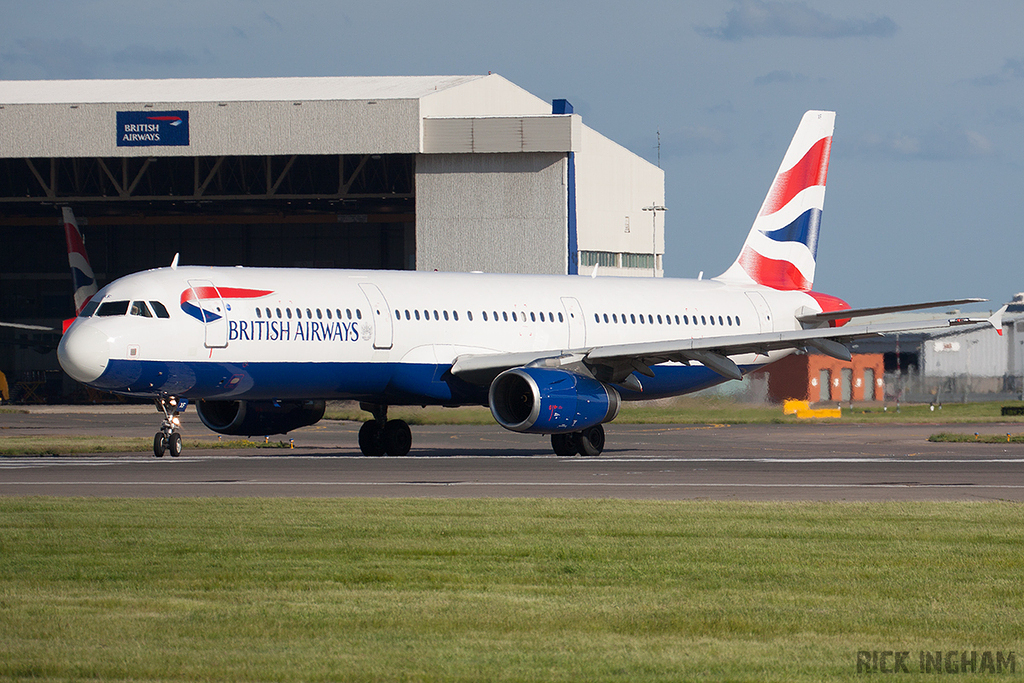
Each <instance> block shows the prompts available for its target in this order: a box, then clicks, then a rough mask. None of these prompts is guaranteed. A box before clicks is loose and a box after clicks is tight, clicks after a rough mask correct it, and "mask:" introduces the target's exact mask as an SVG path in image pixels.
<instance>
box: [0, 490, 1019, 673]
mask: <svg viewBox="0 0 1024 683" xmlns="http://www.w3.org/2000/svg"><path fill="white" fill-rule="evenodd" d="M1021 513H1022V507H1021V506H1020V505H1016V504H1006V503H977V504H969V503H948V504H947V503H942V504H940V503H934V504H933V503H912V504H897V503H892V504H865V505H861V504H757V503H727V502H725V503H717V502H679V503H675V502H672V503H670V502H635V501H631V502H624V501H566V500H436V501H435V500H311V499H305V500H292V499H286V500H256V499H194V500H192V499H190V500H186V499H157V500H105V499H88V500H84V499H47V498H6V499H0V677H3V678H6V679H33V680H67V679H96V680H108V679H121V680H127V679H131V680H152V681H157V680H185V681H191V680H275V681H341V680H344V681H481V680H494V681H565V680H571V681H580V680H586V681H658V680H672V681H677V680H696V679H698V678H699V679H706V680H718V681H747V680H749V681H776V680H777V681H823V680H825V681H828V680H836V681H839V680H852V679H857V680H863V678H864V675H863V674H861V675H859V676H858V675H857V673H856V661H857V652H858V651H861V650H868V651H873V650H881V651H893V650H896V651H899V650H905V651H910V652H911V653H912V658H911V662H910V663H911V665H912V666H911V669H910V670H911V672H916V671H917V652H918V651H921V650H930V651H933V650H942V651H951V650H956V651H964V650H978V651H1001V652H1009V651H1014V652H1017V653H1020V654H1019V655H1017V656H1018V657H1024V642H1022V639H1024V636H1022V634H1024V609H1022V607H1024V582H1022V581H1021V578H1020V577H1021V575H1022V572H1024V531H1022V525H1021V521H1020V520H1021ZM890 661H891V660H890ZM1017 666H1018V668H1017V674H1016V675H1017V676H1019V675H1020V674H1021V673H1022V672H1024V661H1022V662H1021V663H1019V664H1018V665H1017ZM934 677H935V675H934V674H930V675H924V674H916V673H911V674H909V675H908V674H902V675H901V676H900V679H901V680H904V679H911V680H915V679H918V678H928V679H933V678H934Z"/></svg>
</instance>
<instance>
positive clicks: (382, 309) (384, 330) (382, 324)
mask: <svg viewBox="0 0 1024 683" xmlns="http://www.w3.org/2000/svg"><path fill="white" fill-rule="evenodd" d="M359 289H361V290H363V294H365V295H366V300H367V301H369V302H370V311H371V312H372V313H373V348H375V349H390V348H391V346H392V344H393V328H392V326H391V313H390V311H389V310H388V302H387V299H385V298H384V294H383V293H381V291H380V290H379V289H378V288H377V285H373V284H370V283H368V282H364V283H362V284H360V285H359Z"/></svg>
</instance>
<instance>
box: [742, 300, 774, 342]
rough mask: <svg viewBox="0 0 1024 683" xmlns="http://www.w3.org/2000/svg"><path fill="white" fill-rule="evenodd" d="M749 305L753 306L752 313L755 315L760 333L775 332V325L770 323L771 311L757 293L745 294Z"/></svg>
mask: <svg viewBox="0 0 1024 683" xmlns="http://www.w3.org/2000/svg"><path fill="white" fill-rule="evenodd" d="M746 294H747V298H748V299H750V303H752V304H753V305H754V312H755V313H756V314H757V324H758V325H759V326H760V328H761V332H773V331H775V323H774V322H772V309H771V307H770V306H769V305H768V302H767V301H765V300H764V297H763V296H761V294H760V293H758V292H746Z"/></svg>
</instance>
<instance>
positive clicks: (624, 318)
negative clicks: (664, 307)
mask: <svg viewBox="0 0 1024 683" xmlns="http://www.w3.org/2000/svg"><path fill="white" fill-rule="evenodd" d="M673 321H675V324H676V325H718V326H719V327H732V326H733V325H736V326H739V324H740V317H739V316H738V315H737V316H732V315H727V316H721V315H720V316H717V317H716V316H713V315H701V316H697V315H696V314H694V315H693V316H689V315H683V316H682V317H680V316H678V315H665V316H664V317H663V316H661V315H654V314H651V313H648V314H647V315H646V316H645V315H644V314H643V313H639V314H637V313H628V314H627V313H623V314H622V315H621V316H620V315H619V314H618V313H612V314H608V313H595V314H594V322H596V323H601V322H605V323H613V324H614V323H619V322H621V323H622V324H623V325H625V324H627V323H628V324H630V325H636V324H637V323H639V324H640V325H655V324H657V325H671V324H672V323H673Z"/></svg>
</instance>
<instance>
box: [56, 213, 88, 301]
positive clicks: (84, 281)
mask: <svg viewBox="0 0 1024 683" xmlns="http://www.w3.org/2000/svg"><path fill="white" fill-rule="evenodd" d="M62 211H63V213H64V238H65V239H66V240H67V243H68V265H69V266H71V284H72V287H73V288H74V295H75V315H78V314H79V313H81V312H82V309H83V308H85V305H86V304H87V303H89V300H90V299H92V297H93V295H94V294H96V290H97V287H96V276H95V275H94V274H93V272H92V266H91V265H89V255H88V254H87V253H86V252H85V240H84V239H83V238H82V231H81V230H79V229H78V221H76V220H75V214H74V212H73V211H72V210H71V208H70V207H67V206H65V207H62Z"/></svg>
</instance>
